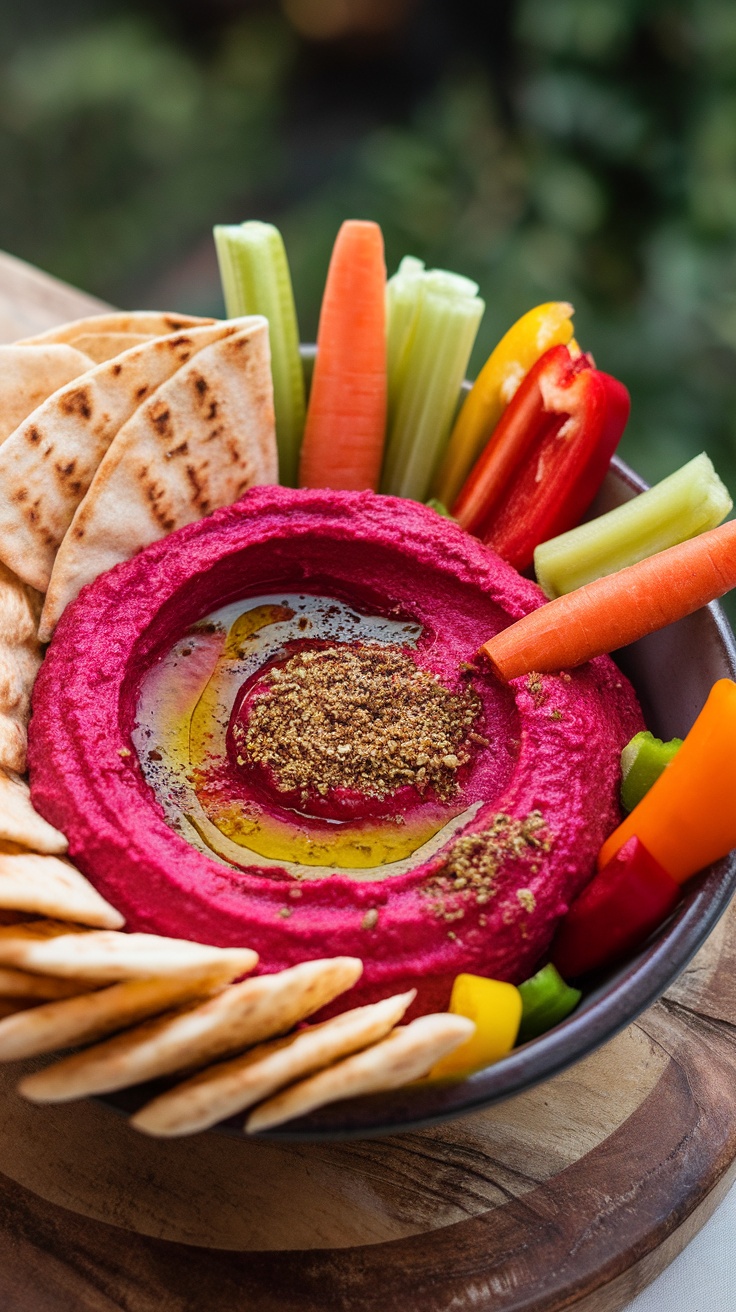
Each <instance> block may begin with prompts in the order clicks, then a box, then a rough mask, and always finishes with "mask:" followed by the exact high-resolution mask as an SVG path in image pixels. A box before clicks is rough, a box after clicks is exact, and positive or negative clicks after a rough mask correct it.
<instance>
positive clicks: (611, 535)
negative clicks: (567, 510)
mask: <svg viewBox="0 0 736 1312" xmlns="http://www.w3.org/2000/svg"><path fill="white" fill-rule="evenodd" d="M732 505H733V502H732V501H731V497H730V496H729V493H728V489H727V488H726V487H725V486H724V485H723V483H722V482H721V480H720V478H719V477H718V475H717V473H716V471H715V469H714V468H713V465H712V463H711V461H710V460H709V459H708V457H707V456H706V455H705V454H701V455H699V456H695V459H694V460H690V461H688V463H687V464H686V465H683V466H682V469H678V470H676V472H675V473H674V474H670V475H669V476H668V477H667V478H664V479H662V482H661V483H656V484H655V486H654V487H651V488H649V490H648V491H647V492H642V493H640V495H639V496H638V497H634V498H633V499H632V500H631V501H626V502H624V504H623V505H622V506H617V507H616V509H615V510H609V512H608V514H607V515H601V516H600V517H599V518H598V519H592V520H590V522H589V523H587V524H580V525H578V527H577V528H573V529H570V531H569V533H561V534H560V536H559V537H556V538H551V539H550V541H549V542H543V543H542V544H541V546H539V547H537V549H536V551H535V552H534V568H535V571H536V575H537V581H538V583H539V585H540V587H541V588H542V590H543V591H544V592H545V594H546V595H547V596H548V597H559V596H561V595H562V594H563V593H565V592H572V591H573V589H574V588H580V587H582V585H583V584H584V583H590V582H591V581H592V580H593V579H598V578H602V577H603V576H604V575H605V574H613V573H615V571H616V570H619V569H623V568H624V567H625V566H626V565H634V564H636V562H637V561H639V560H644V559H645V558H646V557H647V556H653V555H654V554H655V552H657V551H664V550H665V548H666V547H674V546H676V544H677V543H678V542H685V541H686V539H687V538H694V537H696V536H697V535H698V533H704V532H706V530H707V529H711V528H716V527H717V525H718V524H720V523H721V521H722V520H724V519H725V518H726V515H727V514H728V512H729V511H730V510H731V507H732Z"/></svg>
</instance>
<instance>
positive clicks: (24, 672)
mask: <svg viewBox="0 0 736 1312" xmlns="http://www.w3.org/2000/svg"><path fill="white" fill-rule="evenodd" d="M41 604H42V599H41V596H40V595H39V593H37V592H36V591H35V590H34V589H33V588H29V587H28V585H27V584H26V583H22V582H21V580H20V579H19V578H18V577H17V575H15V574H13V572H12V570H9V569H8V568H7V566H5V565H3V564H2V562H0V767H3V768H4V769H6V770H15V771H17V772H18V773H19V774H22V773H23V771H24V770H25V768H26V748H27V746H28V720H29V717H30V713H31V693H32V691H33V685H34V682H35V679H36V675H37V673H38V667H39V666H40V664H41V657H42V651H41V644H40V642H39V640H38V621H39V617H40V613H41Z"/></svg>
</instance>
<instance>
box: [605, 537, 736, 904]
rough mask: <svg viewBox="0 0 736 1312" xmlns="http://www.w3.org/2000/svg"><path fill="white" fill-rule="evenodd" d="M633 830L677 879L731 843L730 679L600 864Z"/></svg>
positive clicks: (734, 838) (734, 736)
mask: <svg viewBox="0 0 736 1312" xmlns="http://www.w3.org/2000/svg"><path fill="white" fill-rule="evenodd" d="M717 531H718V530H717V529H716V530H714V532H717ZM634 834H635V835H636V836H637V837H638V838H639V839H640V840H641V842H642V843H643V844H644V846H645V847H646V848H647V850H648V851H649V852H650V853H651V855H652V856H653V857H654V858H655V860H657V861H659V863H660V865H662V866H664V868H665V870H666V871H667V873H668V874H669V875H671V876H672V878H673V879H675V880H677V882H678V883H683V881H684V880H686V879H689V878H690V876H691V875H694V874H696V873H697V871H698V870H702V869H703V867H704V866H709V865H710V864H711V862H712V861H718V860H719V859H720V857H723V856H726V854H727V853H728V852H730V851H731V848H732V847H736V683H734V682H733V681H732V680H731V679H719V680H718V682H717V683H715V684H714V685H713V687H712V689H711V691H710V694H709V696H708V700H707V701H706V703H705V706H704V707H703V709H702V711H701V712H700V715H699V716H698V718H697V720H696V721H695V723H694V725H693V727H692V729H691V730H690V732H689V734H688V735H687V737H686V738H685V741H684V742H683V744H682V747H681V748H680V750H679V751H678V753H677V755H676V756H675V757H674V758H673V759H672V760H671V761H670V763H669V765H668V766H667V769H666V770H664V771H663V773H662V774H661V775H660V776H659V779H658V780H657V782H656V783H655V784H653V785H652V787H651V788H650V789H649V792H648V793H647V794H646V795H645V796H644V797H643V798H642V800H641V801H640V802H639V805H638V806H635V807H634V810H633V811H632V812H631V814H630V815H628V816H627V817H626V819H625V820H624V821H623V823H622V824H620V825H619V826H618V829H615V830H614V831H613V833H612V834H611V836H610V838H608V839H606V842H605V843H604V844H603V847H602V848H601V851H600V855H599V857H598V865H599V868H600V869H602V868H603V867H604V866H606V865H607V864H608V862H609V861H610V860H611V859H612V857H614V856H615V854H616V853H617V852H618V851H619V849H620V848H622V847H623V845H624V843H625V842H626V841H627V839H629V838H631V837H632V835H634Z"/></svg>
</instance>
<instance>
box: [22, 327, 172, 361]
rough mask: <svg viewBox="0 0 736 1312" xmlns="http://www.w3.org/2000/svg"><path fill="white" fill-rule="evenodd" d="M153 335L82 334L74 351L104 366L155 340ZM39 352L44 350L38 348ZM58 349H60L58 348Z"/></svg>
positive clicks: (75, 340) (76, 339) (75, 343)
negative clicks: (126, 352) (127, 352)
mask: <svg viewBox="0 0 736 1312" xmlns="http://www.w3.org/2000/svg"><path fill="white" fill-rule="evenodd" d="M153 336H154V334H152V333H82V335H81V336H80V337H76V338H75V339H74V348H73V349H74V350H77V351H82V352H84V354H85V355H88V356H89V358H90V360H91V361H92V364H90V365H89V366H88V367H89V368H92V367H93V365H95V364H102V363H103V361H104V360H114V359H115V356H116V355H122V353H123V351H129V350H130V348H131V347H132V346H142V345H143V343H144V342H150V341H152V340H153ZM36 349H37V350H41V349H42V348H41V347H40V346H39V347H36ZM57 349H59V348H58V347H57Z"/></svg>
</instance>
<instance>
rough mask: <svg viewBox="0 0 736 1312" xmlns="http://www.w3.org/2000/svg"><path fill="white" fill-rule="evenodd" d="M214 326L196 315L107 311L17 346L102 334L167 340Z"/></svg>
mask: <svg viewBox="0 0 736 1312" xmlns="http://www.w3.org/2000/svg"><path fill="white" fill-rule="evenodd" d="M209 323H215V320H214V319H206V318H205V319H201V318H199V317H198V316H197V315H196V314H177V313H176V311H172V312H171V313H167V312H161V311H160V310H110V311H109V312H108V313H106V314H89V315H87V316H86V317H85V318H84V319H71V320H70V321H69V323H62V324H59V325H58V327H56V328H47V330H46V332H44V333H36V335H35V336H34V337H24V338H23V339H22V341H21V342H20V343H19V344H20V345H21V346H28V345H33V346H37V345H39V344H40V343H45V342H67V343H71V344H72V345H73V346H74V345H76V343H77V341H78V340H79V338H80V337H89V336H99V335H101V334H106V333H141V334H144V335H145V336H146V337H168V336H169V335H170V334H171V333H180V332H186V331H188V330H189V329H190V328H203V327H204V326H205V325H206V324H209Z"/></svg>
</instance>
